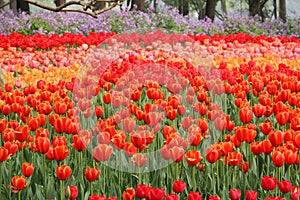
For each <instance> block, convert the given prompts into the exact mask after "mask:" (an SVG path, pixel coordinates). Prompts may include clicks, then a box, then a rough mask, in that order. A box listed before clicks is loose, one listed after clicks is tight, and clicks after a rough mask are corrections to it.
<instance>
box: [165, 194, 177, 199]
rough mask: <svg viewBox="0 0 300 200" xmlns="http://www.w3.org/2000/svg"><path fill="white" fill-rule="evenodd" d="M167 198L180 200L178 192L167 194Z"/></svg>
mask: <svg viewBox="0 0 300 200" xmlns="http://www.w3.org/2000/svg"><path fill="white" fill-rule="evenodd" d="M166 200H178V196H177V195H176V194H167V196H166Z"/></svg>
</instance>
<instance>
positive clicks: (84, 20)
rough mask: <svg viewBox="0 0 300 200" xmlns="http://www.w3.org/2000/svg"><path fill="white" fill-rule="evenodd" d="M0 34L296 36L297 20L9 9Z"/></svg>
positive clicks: (1, 17)
mask: <svg viewBox="0 0 300 200" xmlns="http://www.w3.org/2000/svg"><path fill="white" fill-rule="evenodd" d="M0 23H1V24H3V26H1V27H0V34H4V35H9V34H11V33H13V32H18V33H21V34H24V35H32V34H37V33H38V34H44V35H52V34H64V33H66V32H68V33H73V34H83V35H88V34H89V33H90V32H116V33H119V34H120V33H131V32H139V33H146V32H153V31H157V30H163V31H165V32H168V33H183V34H192V35H197V34H201V33H202V34H206V35H214V34H219V35H225V34H232V33H237V32H242V33H247V34H249V35H252V36H254V35H262V34H264V35H267V36H277V35H281V36H290V37H291V36H296V37H300V35H299V32H300V24H299V19H297V18H296V19H288V21H287V22H286V23H283V22H282V21H280V20H266V21H265V22H261V20H259V19H258V18H249V16H248V15H243V16H241V15H240V13H230V14H229V15H228V16H225V17H224V19H223V20H222V21H219V22H214V23H212V22H211V21H210V20H209V19H206V20H194V19H192V17H183V16H182V15H180V14H179V13H178V12H177V11H175V10H174V9H173V8H171V7H164V8H162V12H157V13H156V12H154V11H153V10H151V9H148V13H143V12H127V11H125V10H124V11H122V12H118V11H108V12H105V13H104V14H101V15H99V17H98V18H97V19H95V18H92V17H91V16H87V15H84V14H80V13H55V12H36V13H32V14H31V15H27V14H25V13H22V14H19V15H15V14H13V13H12V12H10V11H7V12H0Z"/></svg>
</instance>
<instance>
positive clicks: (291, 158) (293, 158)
mask: <svg viewBox="0 0 300 200" xmlns="http://www.w3.org/2000/svg"><path fill="white" fill-rule="evenodd" d="M283 154H284V160H285V162H286V164H288V165H293V164H298V163H299V156H298V153H297V151H295V152H294V151H292V150H285V151H284V153H283Z"/></svg>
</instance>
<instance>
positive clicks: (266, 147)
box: [262, 140, 274, 154]
mask: <svg viewBox="0 0 300 200" xmlns="http://www.w3.org/2000/svg"><path fill="white" fill-rule="evenodd" d="M273 149H274V146H273V145H272V143H271V142H270V140H263V141H262V150H263V152H264V153H265V154H270V153H271V152H272V151H273Z"/></svg>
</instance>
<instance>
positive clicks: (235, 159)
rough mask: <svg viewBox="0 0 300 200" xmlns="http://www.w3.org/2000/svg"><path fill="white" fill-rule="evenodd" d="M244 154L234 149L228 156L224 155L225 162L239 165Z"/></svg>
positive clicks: (230, 164)
mask: <svg viewBox="0 0 300 200" xmlns="http://www.w3.org/2000/svg"><path fill="white" fill-rule="evenodd" d="M242 159H243V155H242V154H241V153H240V152H237V151H234V152H229V153H228V155H227V156H226V157H224V160H225V163H227V164H228V165H229V166H237V165H239V164H240V163H241V161H242Z"/></svg>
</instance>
